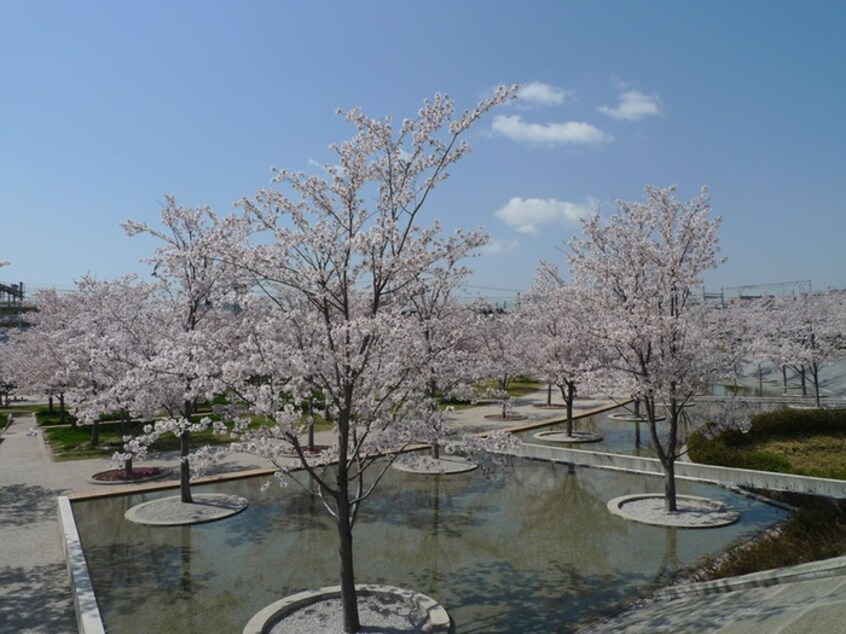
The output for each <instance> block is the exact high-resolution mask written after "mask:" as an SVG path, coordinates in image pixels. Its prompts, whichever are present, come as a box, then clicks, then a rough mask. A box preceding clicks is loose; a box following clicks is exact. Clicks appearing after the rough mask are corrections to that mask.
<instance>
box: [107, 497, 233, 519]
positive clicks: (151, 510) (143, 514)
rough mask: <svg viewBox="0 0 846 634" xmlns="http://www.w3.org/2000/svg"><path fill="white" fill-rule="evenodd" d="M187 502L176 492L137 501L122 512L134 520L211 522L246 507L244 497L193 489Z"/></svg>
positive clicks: (127, 517)
mask: <svg viewBox="0 0 846 634" xmlns="http://www.w3.org/2000/svg"><path fill="white" fill-rule="evenodd" d="M191 497H192V498H193V500H194V501H193V502H190V503H188V504H186V503H185V502H183V501H182V498H181V497H180V496H178V495H174V496H171V497H166V498H159V499H158V500H151V501H150V502H144V503H142V504H138V505H136V506H133V507H132V508H131V509H129V510H128V511H127V512H126V513H124V517H125V518H126V519H128V520H129V521H130V522H135V523H136V524H150V525H153V526H182V525H185V524H202V523H203V522H213V521H215V520H222V519H223V518H225V517H230V516H232V515H235V514H236V513H240V512H241V511H243V510H244V509H245V508H247V498H242V497H241V496H239V495H226V494H224V493H193V494H192V495H191Z"/></svg>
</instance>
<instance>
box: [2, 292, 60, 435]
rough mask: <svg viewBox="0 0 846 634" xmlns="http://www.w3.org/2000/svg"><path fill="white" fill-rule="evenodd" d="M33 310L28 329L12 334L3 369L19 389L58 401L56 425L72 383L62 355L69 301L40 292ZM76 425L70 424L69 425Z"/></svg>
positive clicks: (34, 295)
mask: <svg viewBox="0 0 846 634" xmlns="http://www.w3.org/2000/svg"><path fill="white" fill-rule="evenodd" d="M32 303H33V305H34V306H35V307H36V310H35V311H33V312H32V313H31V316H30V322H31V327H30V328H28V329H27V330H24V331H21V332H16V333H13V334H12V336H11V337H10V341H9V346H8V348H7V349H6V350H5V353H4V356H6V361H5V365H6V369H7V372H8V373H9V378H10V380H11V382H13V383H14V384H15V385H17V386H18V387H19V388H21V389H24V390H27V391H30V392H33V393H38V394H47V395H49V396H50V397H51V398H52V397H53V396H57V397H58V398H59V421H60V422H61V423H64V422H65V420H66V418H65V415H66V411H67V409H66V407H65V393H66V392H67V391H68V389H70V388H71V387H72V386H73V384H74V382H75V376H74V375H75V370H76V367H75V364H74V362H73V360H72V359H69V358H68V357H67V356H66V355H65V354H64V352H63V348H64V347H65V346H66V344H67V342H68V340H69V339H70V338H72V337H73V336H74V335H73V333H74V329H75V326H76V324H75V323H74V320H73V318H72V317H71V318H70V319H69V316H70V315H72V310H73V309H72V304H73V301H72V299H70V298H66V297H64V296H63V295H60V294H59V293H57V292H56V291H55V290H53V289H40V290H38V291H36V292H35V293H34V294H33V296H32ZM75 424H76V422H75V421H72V425H75Z"/></svg>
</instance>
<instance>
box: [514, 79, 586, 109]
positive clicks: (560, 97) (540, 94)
mask: <svg viewBox="0 0 846 634" xmlns="http://www.w3.org/2000/svg"><path fill="white" fill-rule="evenodd" d="M572 94H573V93H572V92H570V91H568V90H564V89H563V88H557V87H555V86H550V85H549V84H544V83H543V82H540V81H531V82H529V83H528V84H523V85H522V86H520V90H519V91H518V92H517V97H518V99H520V101H523V102H527V103H530V104H533V105H537V106H560V105H561V104H563V103H564V102H565V101H567V99H568V98H569V97H571V96H572Z"/></svg>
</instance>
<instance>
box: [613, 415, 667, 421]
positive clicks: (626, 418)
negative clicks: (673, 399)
mask: <svg viewBox="0 0 846 634" xmlns="http://www.w3.org/2000/svg"><path fill="white" fill-rule="evenodd" d="M608 418H610V419H611V420H616V421H620V422H622V423H648V422H649V419H648V418H646V417H644V416H635V415H634V414H630V413H626V414H608ZM662 420H667V417H666V416H656V417H655V422H656V423H657V422H660V421H662Z"/></svg>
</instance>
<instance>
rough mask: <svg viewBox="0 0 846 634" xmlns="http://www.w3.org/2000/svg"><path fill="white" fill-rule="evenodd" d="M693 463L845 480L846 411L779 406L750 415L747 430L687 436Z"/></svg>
mask: <svg viewBox="0 0 846 634" xmlns="http://www.w3.org/2000/svg"><path fill="white" fill-rule="evenodd" d="M689 446H690V457H691V459H692V460H694V461H696V462H701V463H705V464H714V465H720V466H725V467H737V468H741V469H756V470H760V471H775V472H779V473H793V474H797V475H805V476H815V477H821V478H835V479H841V480H842V479H846V410H841V409H813V410H793V409H782V410H778V411H774V412H763V413H760V414H756V415H755V416H753V417H752V421H751V428H750V430H749V433H746V434H744V433H741V432H740V431H737V430H729V431H725V432H723V433H722V434H720V435H719V436H718V437H717V438H714V439H707V438H705V437H704V436H702V435H701V434H699V433H694V434H693V435H692V436H691V439H690V442H689Z"/></svg>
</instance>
